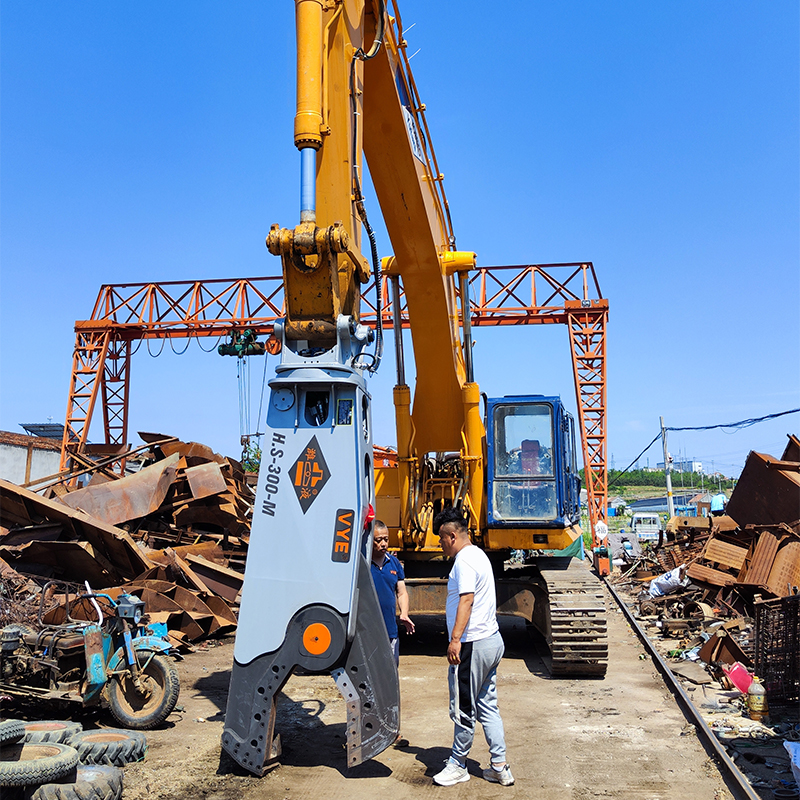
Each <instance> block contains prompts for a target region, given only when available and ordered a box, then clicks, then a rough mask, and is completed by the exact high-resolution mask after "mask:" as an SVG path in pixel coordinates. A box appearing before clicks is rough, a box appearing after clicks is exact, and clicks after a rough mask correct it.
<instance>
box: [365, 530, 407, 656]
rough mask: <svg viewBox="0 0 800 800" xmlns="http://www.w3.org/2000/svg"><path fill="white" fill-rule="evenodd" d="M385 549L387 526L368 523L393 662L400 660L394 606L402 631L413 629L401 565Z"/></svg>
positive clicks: (375, 576)
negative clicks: (398, 615) (398, 610)
mask: <svg viewBox="0 0 800 800" xmlns="http://www.w3.org/2000/svg"><path fill="white" fill-rule="evenodd" d="M388 549H389V529H388V528H387V527H386V524H385V523H383V522H381V521H380V520H377V519H376V520H375V523H374V525H373V527H372V565H371V566H372V582H373V583H374V584H375V591H376V592H377V593H378V600H379V601H380V604H381V611H382V612H383V621H384V622H385V623H386V632H387V633H388V634H389V641H390V642H391V645H392V652H394V660H395V663H396V664H398V665H399V664H400V647H399V644H398V639H397V607H398V606H399V607H400V622H401V624H402V625H403V627H404V628H405V629H406V633H414V623H413V622H412V621H411V619H410V618H409V616H408V592H407V591H406V580H405V579H406V576H405V573H404V572H403V565H402V564H401V563H400V562H399V561H398V560H397V557H396V556H393V555H392V554H391V553H389V552H387V551H388Z"/></svg>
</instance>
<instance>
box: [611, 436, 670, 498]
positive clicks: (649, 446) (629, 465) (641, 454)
mask: <svg viewBox="0 0 800 800" xmlns="http://www.w3.org/2000/svg"><path fill="white" fill-rule="evenodd" d="M668 430H669V429H668ZM660 438H661V433H660V432H659V433H657V434H656V437H655V439H653V441H652V442H650V444H649V445H647V447H645V449H644V450H642V452H641V453H639V455H638V456H636V458H634V459H633V461H631V463H630V464H628V466H627V467H625V469H624V470H622V472H620V473H619V475H617V476H616V477H615V478H614V480H613V481H611V483H609V484H608V486H607V487H606V490H608V489H610V488H611V487H612V486H613V485H614V484H615V483H616V482H617V481H618V480H619V479H620V478H621V477H622V476H623V475H624V474H625V473H626V472H627V471H628V470H629V469H630V468H631V467H632V466H633V465H634V464H635V463H636V462H637V461H638V460H639V459H640V458H641V457H642V456H643V455H644V454H645V453H646V452H647V451H648V450H649V449H650V448H651V447H652V446H653V445H654V444H655V443H656V442H657V441H658V440H659V439H660Z"/></svg>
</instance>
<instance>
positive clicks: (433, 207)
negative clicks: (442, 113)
mask: <svg viewBox="0 0 800 800" xmlns="http://www.w3.org/2000/svg"><path fill="white" fill-rule="evenodd" d="M295 6H296V21H297V113H296V116H295V132H294V141H295V145H296V147H297V148H298V150H299V151H300V173H301V176H300V184H301V203H300V205H301V208H300V221H299V223H298V224H297V225H296V226H295V227H293V228H281V227H280V226H279V225H273V226H272V228H271V230H270V232H269V235H268V237H267V247H268V249H269V251H270V252H271V253H272V254H274V255H278V256H280V258H281V264H282V270H283V280H284V287H285V289H284V291H285V302H286V316H285V319H283V320H281V321H279V322H276V324H275V329H274V333H275V336H276V338H277V339H278V340H279V342H280V348H281V363H280V365H279V366H278V367H277V370H276V373H277V374H276V376H275V378H274V379H273V380H272V381H270V398H269V407H268V411H267V420H266V422H267V425H266V431H265V435H264V442H265V446H264V447H263V456H262V462H261V468H260V473H259V481H258V489H257V493H256V500H255V510H254V516H253V523H252V529H251V537H250V543H249V549H248V556H247V567H246V572H245V580H244V588H243V592H242V600H241V610H240V616H239V626H238V630H237V636H236V644H235V648H234V665H233V669H232V673H231V684H230V691H229V697H228V709H227V714H226V722H225V729H224V733H223V737H222V744H223V747H224V749H225V750H226V751H227V752H228V753H229V754H230V755H231V756H232V757H233V758H234V759H235V760H236V761H237V762H238V763H239V764H241V765H242V766H244V767H245V768H246V769H248V770H250V771H251V772H254V773H255V774H258V775H261V774H263V773H264V772H265V771H266V769H268V768H269V766H270V765H271V764H273V763H275V761H276V760H277V758H278V757H279V754H280V743H279V738H278V737H276V736H275V725H276V718H277V696H278V694H279V692H280V690H281V689H282V688H283V686H284V685H285V684H286V681H287V680H288V679H289V677H290V676H291V675H292V673H293V672H294V671H295V670H296V669H298V668H300V669H302V670H305V671H306V672H312V673H317V674H318V673H323V672H328V673H330V674H331V675H332V677H333V678H334V680H335V681H336V684H337V686H338V687H339V689H340V691H341V693H342V695H343V696H344V698H345V700H346V702H347V709H348V720H347V763H348V766H355V765H357V764H359V763H361V762H363V761H365V760H366V759H368V758H371V757H373V756H374V755H376V754H378V753H380V752H381V751H382V750H383V749H384V748H385V747H387V746H388V745H390V744H391V743H392V742H393V741H394V738H395V736H396V735H397V732H398V730H399V686H398V678H397V670H396V666H395V663H394V659H393V656H392V652H391V648H390V646H389V640H388V636H387V633H386V628H385V626H384V624H383V619H382V617H381V613H380V607H379V604H378V600H377V596H376V594H375V590H374V587H373V585H372V581H371V576H370V568H369V556H370V554H371V521H372V517H373V516H374V512H373V511H372V509H373V507H374V502H375V489H374V473H373V458H372V424H371V408H370V406H371V397H370V395H369V391H368V389H367V385H366V381H365V373H366V372H367V371H371V370H375V369H377V366H378V364H379V362H380V356H381V352H380V350H381V343H382V336H381V331H380V326H379V327H378V334H377V337H376V340H375V346H376V347H375V351H374V352H369V345H370V343H371V342H372V338H373V337H372V331H371V329H369V328H368V327H366V326H364V325H362V324H360V322H359V304H360V299H361V285H362V284H363V283H364V282H365V281H366V280H367V278H368V277H369V275H370V273H371V271H374V272H378V271H379V270H380V262H379V261H378V257H377V250H376V247H375V238H374V234H373V231H372V228H371V226H370V224H369V220H368V216H367V213H366V208H365V203H364V198H363V193H362V188H361V183H362V175H361V170H362V163H361V159H362V151H364V152H366V154H367V158H368V160H369V166H370V170H371V174H372V178H373V183H374V185H375V187H376V191H377V193H378V198H379V201H380V204H381V209H382V211H383V215H384V219H385V221H386V225H387V228H388V230H389V234H390V236H391V239H392V243H393V245H394V247H395V250H396V256H395V258H394V259H389V260H388V262H387V268H388V270H389V271H390V273H391V274H392V276H397V275H402V276H403V280H404V283H405V289H406V295H407V298H408V307H409V313H410V314H411V318H412V321H413V323H414V326H415V332H414V337H415V339H414V341H415V346H417V347H419V348H424V349H425V350H426V357H425V358H424V359H420V358H419V357H418V358H417V363H418V385H419V383H420V380H422V381H423V382H424V385H425V386H426V388H430V389H431V390H432V391H426V392H424V398H425V399H424V403H425V404H426V405H424V407H422V406H421V407H420V408H419V409H417V408H415V410H414V420H413V421H412V420H411V417H410V416H409V403H408V402H405V405H404V409H405V415H404V416H403V417H402V421H399V422H398V428H400V426H401V424H402V425H403V426H404V427H403V435H404V439H403V445H402V447H403V448H404V452H407V453H408V454H409V456H410V454H411V448H412V440H414V439H416V442H417V443H416V445H415V447H416V448H420V447H421V448H422V449H421V450H419V452H427V451H428V450H430V449H446V450H456V451H459V450H463V449H464V446H463V442H464V440H465V437H464V435H463V427H464V426H463V424H462V422H461V421H460V418H461V417H462V416H463V409H464V408H465V405H464V396H465V393H469V396H470V403H471V406H470V408H471V409H472V410H473V411H474V412H475V414H473V418H474V419H477V422H478V425H479V426H480V430H478V431H477V438H476V439H475V441H476V442H477V443H478V444H477V445H476V446H475V447H476V449H479V448H480V442H481V438H480V437H481V431H482V425H481V423H480V418H479V416H477V407H478V400H479V396H478V389H477V386H476V385H475V384H472V383H470V382H469V381H467V380H466V378H467V377H468V376H467V371H466V369H465V363H464V359H463V355H462V352H461V347H460V344H459V332H458V326H459V323H458V315H457V305H456V299H457V298H456V279H455V277H454V276H455V275H456V274H457V273H458V270H459V269H460V270H466V269H468V268H469V267H470V266H472V265H474V261H475V257H474V254H472V253H467V254H461V253H457V252H454V249H453V248H454V238H453V236H452V232H451V230H450V225H449V219H448V216H447V212H446V205H445V204H444V203H443V202H442V198H443V193H442V191H441V186H440V183H441V176H439V175H438V173H437V172H436V171H435V170H434V169H433V168H432V166H433V164H432V159H431V155H432V153H431V151H430V149H429V145H427V143H426V140H425V137H423V136H422V135H421V133H420V123H419V120H420V114H421V113H422V111H423V109H422V108H420V106H419V104H418V103H415V101H414V99H413V98H415V97H416V91H415V88H414V85H413V79H412V78H411V74H410V71H409V70H408V63H407V60H406V59H405V53H404V48H405V42H403V41H402V35H401V28H400V24H399V17H398V16H397V14H396V8H395V9H394V11H395V14H394V15H393V16H392V17H389V16H388V14H387V11H386V8H385V5H384V2H383V0H373V1H372V2H364V0H296V2H295ZM398 34H400V35H399V36H398ZM426 148H427V149H426ZM362 229H363V230H364V231H365V232H366V234H367V238H368V239H369V240H370V253H371V262H372V263H371V265H370V263H369V262H368V261H367V260H366V259H365V258H364V256H363V255H362V252H361V248H362ZM376 283H377V285H378V287H380V281H377V282H376ZM462 285H463V286H465V285H466V281H465V280H463V281H462ZM395 288H397V287H395ZM378 305H379V309H380V303H379V304H378ZM379 317H380V314H379ZM398 393H399V394H402V395H404V397H408V394H409V389H408V387H407V386H405V385H402V384H401V385H399V386H398V389H396V391H395V395H396V397H397V395H398ZM434 397H435V398H436V400H435V402H434V401H433V398H434ZM420 402H421V403H422V402H423V401H422V400H421V401H420ZM415 428H416V431H415ZM476 430H477V429H476ZM475 455H476V458H475V461H474V464H475V468H476V470H479V469H480V465H479V460H478V459H477V452H476V453H475ZM405 467H406V475H407V477H408V478H409V479H411V478H412V473H413V472H414V469H413V464H412V461H411V459H410V458H409V460H408V461H406V462H405ZM409 485H410V484H409ZM408 497H409V502H410V499H411V495H410V494H409V495H408ZM405 513H406V517H407V518H409V517H410V514H409V512H408V510H406V512H405Z"/></svg>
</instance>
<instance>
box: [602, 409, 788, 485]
mask: <svg viewBox="0 0 800 800" xmlns="http://www.w3.org/2000/svg"><path fill="white" fill-rule="evenodd" d="M798 412H800V408H792V409H790V410H789V411H779V412H777V413H776V414H766V415H765V416H763V417H751V418H750V419H743V420H740V421H739V422H728V423H724V424H720V425H698V426H687V427H683V428H667V427H665V428H664V430H667V431H710V430H713V429H715V428H737V429H742V428H749V427H750V426H751V425H755V424H756V423H758V422H765V421H766V420H768V419H777V418H778V417H785V416H786V415H787V414H797V413H798ZM660 438H661V433H660V432H659V433H657V434H656V435H655V438H654V439H653V440H652V441H651V442H650V444H648V445H647V447H645V448H644V450H642V452H641V453H639V455H638V456H636V458H634V459H633V461H631V463H630V464H628V466H627V467H625V469H624V470H622V472H620V473H619V474H618V475H617V476H615V478H614V480H613V481H611V483H609V484H608V487H607V488H609V489H610V488H611V487H612V486H613V485H614V484H615V483H616V482H617V481H618V480H619V479H620V478H621V477H622V476H623V475H624V474H625V473H626V472H627V471H628V470H629V469H630V468H631V467H632V466H633V465H634V464H635V463H636V462H637V461H638V460H639V459H640V458H641V457H642V456H643V455H644V454H645V453H646V452H647V451H648V450H649V449H650V448H651V447H652V446H653V445H654V444H655V443H656V442H657V441H658V440H659V439H660ZM729 466H733V465H729ZM666 468H667V465H666V464H665V465H664V469H665V470H666Z"/></svg>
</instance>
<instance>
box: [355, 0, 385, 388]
mask: <svg viewBox="0 0 800 800" xmlns="http://www.w3.org/2000/svg"><path fill="white" fill-rule="evenodd" d="M385 24H386V4H385V3H384V0H379V3H378V29H377V31H376V32H375V40H374V41H373V42H372V46H371V47H370V49H369V51H368V52H366V53H365V52H364V51H363V50H362V49H361V48H360V47H359V48H358V49H357V50H356V51H355V53H353V58H352V60H351V62H350V107H351V109H352V112H353V151H352V160H351V163H352V164H353V199H354V201H355V204H356V211H357V212H358V216H359V219H360V220H361V222H362V224H363V225H364V230H365V231H366V232H367V236H368V237H369V244H370V251H371V255H372V272H373V274H374V275H375V312H376V316H377V320H376V325H375V352H374V353H361V354H359V355H358V356H356V359H354V361H356V360H357V359H359V358H370V359H372V363H371V364H370V365H369V366H367V368H366V369H367V371H368V372H371V373H374V372H377V371H378V367H379V366H380V364H381V359H382V358H383V304H382V297H381V283H382V282H383V281H382V276H381V261H380V258H378V243H377V241H376V239H375V231H374V230H373V229H372V226H371V225H370V224H369V219H368V218H367V210H366V207H365V206H364V194H363V192H362V190H361V179H360V178H359V175H358V161H357V157H358V117H359V113H358V103H357V101H356V62H357V61H369V60H370V59H371V58H374V57H375V56H376V55H377V54H378V51H379V50H380V48H381V45H382V44H383V34H384V31H385Z"/></svg>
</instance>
